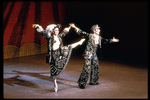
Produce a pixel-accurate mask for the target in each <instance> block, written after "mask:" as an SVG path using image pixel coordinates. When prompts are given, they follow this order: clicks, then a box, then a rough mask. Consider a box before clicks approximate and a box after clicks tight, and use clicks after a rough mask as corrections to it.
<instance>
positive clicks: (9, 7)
mask: <svg viewBox="0 0 150 100" xmlns="http://www.w3.org/2000/svg"><path fill="white" fill-rule="evenodd" d="M64 12H65V10H64V3H63V2H3V57H4V59H7V58H14V57H20V56H28V55H34V54H40V53H46V51H47V50H46V47H47V46H46V43H47V40H46V39H45V38H44V37H42V36H41V35H39V34H38V33H37V32H36V31H35V29H33V28H32V24H34V23H36V24H40V25H41V26H42V27H43V28H44V29H45V28H46V26H47V25H49V24H52V23H60V24H61V25H64V18H65V16H64V15H65V14H64ZM27 44H28V45H29V44H31V45H32V46H31V45H30V46H24V45H27ZM43 44H45V48H43V49H44V51H43V49H42V47H41V46H42V45H43ZM22 46H24V47H23V48H24V49H21V48H22ZM34 46H35V47H34ZM33 47H34V48H33ZM38 49H39V50H38ZM35 52H38V53H35Z"/></svg>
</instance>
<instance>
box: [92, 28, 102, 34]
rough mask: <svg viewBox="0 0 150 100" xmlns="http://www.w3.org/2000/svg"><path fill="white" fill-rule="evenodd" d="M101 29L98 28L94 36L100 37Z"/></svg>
mask: <svg viewBox="0 0 150 100" xmlns="http://www.w3.org/2000/svg"><path fill="white" fill-rule="evenodd" d="M100 31H101V30H100V29H99V28H97V29H95V30H94V31H93V32H94V34H96V35H100Z"/></svg>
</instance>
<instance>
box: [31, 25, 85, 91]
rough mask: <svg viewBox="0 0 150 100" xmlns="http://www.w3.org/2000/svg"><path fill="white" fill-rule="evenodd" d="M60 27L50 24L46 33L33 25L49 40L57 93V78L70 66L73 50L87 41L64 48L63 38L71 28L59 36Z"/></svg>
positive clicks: (51, 64)
mask: <svg viewBox="0 0 150 100" xmlns="http://www.w3.org/2000/svg"><path fill="white" fill-rule="evenodd" d="M60 27H61V25H60V24H57V25H56V24H50V25H48V26H47V27H46V31H45V30H44V29H43V28H42V26H40V25H38V24H33V28H36V29H37V31H38V32H39V33H40V34H41V35H42V36H43V37H45V38H46V39H47V40H48V53H49V57H48V58H49V60H48V62H49V64H50V66H51V68H50V71H51V78H52V79H54V89H55V92H57V90H58V85H57V81H56V78H57V77H58V76H59V75H60V73H61V72H63V70H64V69H65V67H66V65H67V64H68V61H69V58H70V55H71V52H72V48H75V47H76V46H78V45H81V44H82V43H83V42H84V41H85V39H81V40H80V41H78V42H76V43H73V44H71V45H68V46H63V42H62V39H61V38H62V37H64V36H65V35H66V34H67V33H68V32H69V30H70V28H71V26H69V27H68V28H65V29H64V30H63V32H62V33H60V34H59V29H60Z"/></svg>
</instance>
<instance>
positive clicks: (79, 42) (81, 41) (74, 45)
mask: <svg viewBox="0 0 150 100" xmlns="http://www.w3.org/2000/svg"><path fill="white" fill-rule="evenodd" d="M84 41H85V39H81V40H80V41H78V42H76V43H73V44H71V46H72V48H75V47H76V46H78V45H81V44H82V43H83V42H84Z"/></svg>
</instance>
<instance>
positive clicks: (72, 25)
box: [69, 23, 89, 38]
mask: <svg viewBox="0 0 150 100" xmlns="http://www.w3.org/2000/svg"><path fill="white" fill-rule="evenodd" d="M69 25H70V26H71V27H72V28H74V29H75V31H76V32H77V34H79V35H81V36H82V37H83V38H88V37H89V33H87V32H85V31H82V30H81V29H80V28H78V27H76V26H75V24H74V23H70V24H69Z"/></svg>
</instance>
